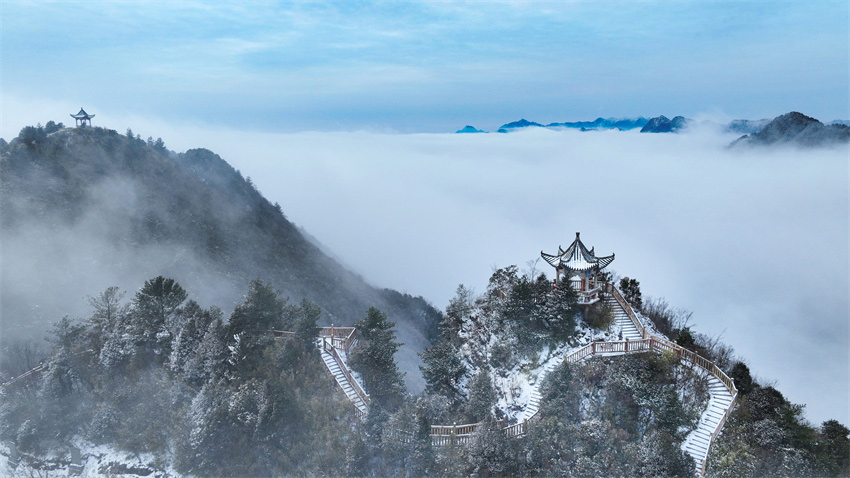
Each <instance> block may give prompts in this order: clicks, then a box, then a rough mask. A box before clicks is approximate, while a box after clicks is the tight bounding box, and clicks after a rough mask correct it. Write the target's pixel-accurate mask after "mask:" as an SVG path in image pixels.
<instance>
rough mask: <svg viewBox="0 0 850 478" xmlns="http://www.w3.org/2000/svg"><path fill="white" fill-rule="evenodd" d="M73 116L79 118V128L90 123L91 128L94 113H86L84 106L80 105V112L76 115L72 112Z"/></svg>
mask: <svg viewBox="0 0 850 478" xmlns="http://www.w3.org/2000/svg"><path fill="white" fill-rule="evenodd" d="M71 118H74V119H75V120H77V127H78V128H85V127H86V125H88V127H89V128H91V119H92V118H94V115H90V114H88V113H86V110H84V109H83V108H82V107H80V112H79V113H77V114H75V115H74V114H72V115H71Z"/></svg>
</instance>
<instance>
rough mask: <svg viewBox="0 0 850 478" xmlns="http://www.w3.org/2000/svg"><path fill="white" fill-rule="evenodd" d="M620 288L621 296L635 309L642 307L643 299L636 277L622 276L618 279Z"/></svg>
mask: <svg viewBox="0 0 850 478" xmlns="http://www.w3.org/2000/svg"><path fill="white" fill-rule="evenodd" d="M620 290H621V291H622V292H623V298H624V299H626V302H628V303H629V304H631V306H632V307H634V308H635V309H637V310H640V309H641V308H642V307H643V299H642V298H641V293H640V282H638V281H637V280H636V279H629V278H628V277H623V278H622V279H620Z"/></svg>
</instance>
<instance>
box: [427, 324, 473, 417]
mask: <svg viewBox="0 0 850 478" xmlns="http://www.w3.org/2000/svg"><path fill="white" fill-rule="evenodd" d="M419 356H420V357H422V362H423V363H424V365H420V366H419V370H421V371H422V376H423V378H424V379H425V383H426V384H427V386H426V388H425V392H426V393H428V394H437V395H442V396H444V397H446V398H447V399H448V400H449V401H450V402H451V403H453V404H454V403H457V402H458V400H459V399H460V398H461V391H460V383H459V382H460V380H461V378H463V376H464V375H465V374H466V366H464V364H463V362H462V361H461V359H460V356H459V355H458V351H457V349H456V348H455V347H454V346H453V345H452V344H451V342H450V341H448V340H445V339H444V340H442V341H441V342H439V343H437V344H434V345H432V346H431V347H430V348H428V349H426V350H425V351H423V352H422V353H421V354H419Z"/></svg>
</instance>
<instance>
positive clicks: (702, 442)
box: [519, 295, 734, 475]
mask: <svg viewBox="0 0 850 478" xmlns="http://www.w3.org/2000/svg"><path fill="white" fill-rule="evenodd" d="M605 304H606V305H608V306H609V307H610V308H611V309H612V313H613V314H614V318H615V320H616V325H617V326H618V327H619V329H620V331H621V333H622V336H623V337H622V338H623V340H630V341H631V340H641V339H643V337H642V336H641V334H640V331H638V329H637V327H636V326H635V324H634V323H633V322H632V320H631V319H630V318H629V315H628V313H627V312H626V310H625V309H623V307H622V305H620V303H619V302H618V301H617V300H616V299H615V298H614V297H612V296H610V295H608V296H606V298H605ZM623 353H624V352H611V353H604V354H597V355H622V354H623ZM591 356H592V355H591ZM563 361H564V358H563V356H562V357H561V358H560V359H558V360H553V361H551V362H550V363H549V364H548V365H547V366H546V368H545V373H544V374H543V375H542V376H541V377H540V379H538V380H537V383H536V384H535V386H534V389H533V390H532V392H531V396H530V399H529V402H528V405H527V406H526V407H525V410H524V411H523V413H522V415H521V416H520V417H519V419H520V421H521V422H522V421H525V420H528V419H530V418H532V417H533V416H534V415H536V414H537V412H538V411H539V410H540V400H541V398H542V397H541V395H540V385H541V384H542V383H543V380H542V379H543V377H545V376H546V374H547V373H549V372H551V371H552V370H554V369H555V367H557V366H559V365H560V364H561V363H562V362H563ZM706 376H707V377H708V383H709V400H708V407H707V408H706V409H705V411H704V412H703V413H702V416H700V420H699V425H698V426H697V428H696V429H694V430H693V431H692V432H691V433H689V434H688V436H687V437H685V441H684V442H683V443H682V450H684V451H685V453H687V454H688V455H690V456H691V457H693V459H694V461H695V462H696V471H697V474H698V475H702V474H703V473H704V466H705V460H706V458H707V457H708V449H709V447H710V446H711V441H712V436H711V435H712V433H714V432H715V431H716V430H717V428H718V426H719V425H720V423H721V421H722V420H723V418H724V417H725V416H726V414H727V413H728V412H729V411H730V409H731V407H732V406H733V400H734V396H733V395H732V393H730V392H729V390H728V389H727V388H726V386H725V385H724V384H723V382H721V381H720V380H719V379H718V378H717V377H715V376H714V375H712V374H710V373H706Z"/></svg>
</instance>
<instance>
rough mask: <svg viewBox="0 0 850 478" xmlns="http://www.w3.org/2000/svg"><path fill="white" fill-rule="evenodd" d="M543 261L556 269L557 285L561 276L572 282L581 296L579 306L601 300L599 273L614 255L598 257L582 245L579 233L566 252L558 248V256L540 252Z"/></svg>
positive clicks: (611, 260)
mask: <svg viewBox="0 0 850 478" xmlns="http://www.w3.org/2000/svg"><path fill="white" fill-rule="evenodd" d="M540 255H541V257H543V260H545V261H546V262H548V263H549V264H550V265H551V266H552V267H554V268H555V271H556V277H555V283H556V284H557V283H558V281H559V280H560V279H561V276H563V277H565V278H566V279H567V280H569V281H570V285H571V286H572V288H573V289H575V291H576V292H578V296H579V304H583V305H589V304H592V303H594V302H596V301H598V300H599V292H600V290H601V284H600V283H599V277H598V276H599V272H600V271H601V270H602V269H604V268H605V267H606V266H607V265H608V264H610V263H611V262H613V261H614V254H611V255H610V256H604V257H596V254H595V253H594V251H593V248H591V249H590V250H588V249H587V247H585V246H584V244H582V242H581V239H580V238H579V233H578V232H577V233H576V240H575V241H573V243H572V244H570V247H568V248H567V249H566V250H564V249H561V246H558V254H555V255H552V254H546V253H545V252H543V251H540Z"/></svg>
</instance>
